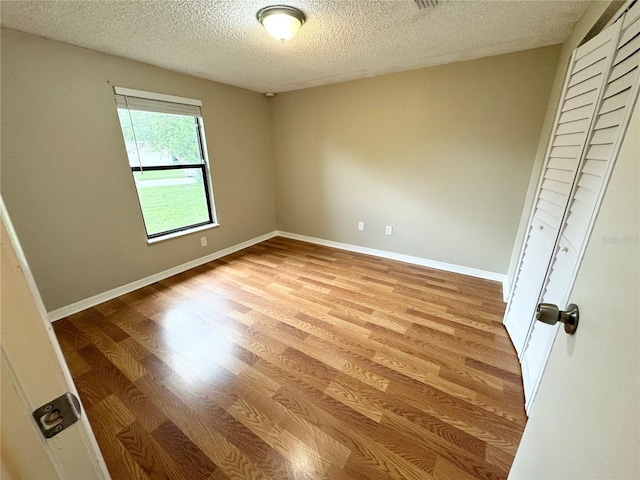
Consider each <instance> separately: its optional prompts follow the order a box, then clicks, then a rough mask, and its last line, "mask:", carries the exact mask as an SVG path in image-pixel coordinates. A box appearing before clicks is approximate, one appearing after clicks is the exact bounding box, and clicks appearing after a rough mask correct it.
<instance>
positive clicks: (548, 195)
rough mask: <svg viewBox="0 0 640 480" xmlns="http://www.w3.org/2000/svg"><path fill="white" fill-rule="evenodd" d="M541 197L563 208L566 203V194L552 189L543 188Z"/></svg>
mask: <svg viewBox="0 0 640 480" xmlns="http://www.w3.org/2000/svg"><path fill="white" fill-rule="evenodd" d="M540 198H543V199H545V200H546V201H547V202H549V203H553V204H554V205H558V206H560V207H563V208H564V206H565V204H566V201H565V200H566V199H565V197H564V195H560V194H559V193H556V192H552V191H550V190H542V191H541V192H540Z"/></svg>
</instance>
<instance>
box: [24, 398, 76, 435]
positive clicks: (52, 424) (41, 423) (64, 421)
mask: <svg viewBox="0 0 640 480" xmlns="http://www.w3.org/2000/svg"><path fill="white" fill-rule="evenodd" d="M80 414H81V409H80V402H79V401H78V399H77V398H76V397H75V396H74V395H73V394H72V393H69V392H67V393H65V394H64V395H62V396H60V397H58V398H56V399H55V400H53V401H51V402H49V403H46V404H44V405H43V406H41V407H40V408H38V409H37V410H35V411H34V412H33V418H34V419H35V420H36V423H37V424H38V427H39V428H40V431H41V432H42V435H44V438H51V437H54V436H55V435H57V434H59V433H60V432H61V431H62V430H64V429H65V428H67V427H68V426H69V425H73V424H74V423H76V422H77V421H78V419H79V418H80Z"/></svg>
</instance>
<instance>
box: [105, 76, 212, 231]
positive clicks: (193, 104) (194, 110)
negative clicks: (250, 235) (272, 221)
mask: <svg viewBox="0 0 640 480" xmlns="http://www.w3.org/2000/svg"><path fill="white" fill-rule="evenodd" d="M113 92H114V94H115V98H116V107H117V108H116V110H117V109H118V108H122V105H121V102H119V101H118V98H119V97H126V98H127V99H133V100H142V101H144V100H151V101H153V100H156V101H158V105H159V106H160V108H159V109H158V110H157V111H158V113H169V114H170V113H172V111H169V110H166V111H165V110H164V109H163V106H162V105H161V103H160V102H163V103H169V104H173V105H169V106H172V107H175V108H177V109H178V110H182V109H184V110H185V112H186V113H184V114H185V115H187V116H193V117H195V118H196V120H197V125H198V127H197V134H198V137H199V142H200V150H201V154H202V159H203V162H204V165H203V171H204V174H205V178H204V184H205V185H204V188H205V196H206V197H207V203H208V207H209V214H210V217H211V223H207V224H205V225H198V226H193V227H187V228H184V229H182V230H174V231H169V232H167V233H164V234H158V235H155V236H152V237H150V236H149V233H148V232H147V230H146V222H145V218H144V213H143V212H142V204H141V202H140V196H139V193H138V191H137V187H135V188H136V196H137V197H138V206H139V207H140V215H141V216H142V222H143V225H144V227H145V233H146V236H147V243H148V244H154V243H158V242H162V241H164V240H169V239H172V238H177V237H181V236H184V235H189V234H192V233H196V232H200V231H203V230H208V229H210V228H215V227H218V226H220V223H219V222H218V217H217V214H216V206H215V199H214V196H213V182H212V175H211V164H210V162H209V154H208V148H207V139H206V136H205V132H204V122H203V119H202V114H201V112H200V107H201V106H202V102H201V101H200V100H196V99H193V98H186V97H178V96H174V95H166V94H163V93H155V92H146V91H143V90H135V89H132V88H125V87H117V86H114V87H113ZM127 108H128V107H127ZM131 110H146V109H138V108H132V109H131ZM150 110H151V111H156V110H154V109H150ZM123 140H124V136H123ZM127 165H129V168H130V169H131V178H132V180H133V181H134V186H135V177H134V175H133V172H134V168H133V167H131V165H130V163H129V159H128V158H127Z"/></svg>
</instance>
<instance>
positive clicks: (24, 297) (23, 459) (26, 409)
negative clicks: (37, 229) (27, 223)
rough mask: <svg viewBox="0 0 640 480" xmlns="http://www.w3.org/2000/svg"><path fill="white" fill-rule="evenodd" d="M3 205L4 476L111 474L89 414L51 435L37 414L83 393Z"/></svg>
mask: <svg viewBox="0 0 640 480" xmlns="http://www.w3.org/2000/svg"><path fill="white" fill-rule="evenodd" d="M0 210H1V213H2V231H1V243H2V252H1V254H2V263H1V270H2V272H1V275H2V292H1V306H0V314H1V323H2V324H1V326H2V337H1V338H0V344H1V348H0V353H1V356H2V358H1V360H0V361H1V370H2V372H1V373H2V378H1V382H2V399H1V402H0V409H1V417H2V425H1V428H2V473H3V477H2V478H5V476H6V477H7V478H16V479H18V478H64V479H89V478H91V479H104V478H109V474H108V472H107V470H106V467H105V464H104V460H103V459H102V455H101V453H100V450H99V449H98V445H97V443H96V440H95V437H94V436H93V432H92V431H91V427H90V426H89V422H88V420H87V417H86V415H85V414H84V412H83V414H82V416H81V417H80V420H79V421H78V422H76V423H75V424H73V425H71V426H69V427H68V428H66V429H65V430H63V431H62V432H60V433H59V434H58V435H56V436H55V437H53V438H50V439H48V440H45V438H44V437H43V436H42V434H41V433H40V430H39V429H38V427H37V426H36V423H35V421H34V419H33V417H32V414H31V412H33V411H34V410H35V409H37V408H38V407H40V406H42V405H44V404H46V403H47V402H49V401H51V400H53V399H55V398H57V397H59V396H61V395H63V394H64V393H65V392H71V393H73V394H74V395H76V396H77V395H78V394H77V391H76V389H75V386H74V384H73V382H72V380H71V375H70V374H69V371H68V369H67V366H66V364H65V363H64V359H63V357H62V353H61V352H60V348H59V346H58V343H57V340H56V339H55V336H54V334H53V330H52V328H51V324H50V322H49V320H48V318H47V316H46V312H45V309H44V305H43V304H42V300H41V299H40V295H39V293H38V291H37V289H36V287H35V282H34V280H33V277H32V275H31V271H30V270H29V266H28V265H27V263H26V260H25V257H24V254H23V253H22V250H21V248H20V244H19V242H18V239H17V237H16V235H15V231H14V230H13V227H12V225H11V221H10V219H9V217H8V215H7V212H6V209H5V207H4V203H3V202H2V199H1V197H0Z"/></svg>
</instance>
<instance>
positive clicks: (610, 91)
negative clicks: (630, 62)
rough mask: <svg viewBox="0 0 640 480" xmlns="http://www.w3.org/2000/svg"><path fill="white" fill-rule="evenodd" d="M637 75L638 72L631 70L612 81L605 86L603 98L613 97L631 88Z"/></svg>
mask: <svg viewBox="0 0 640 480" xmlns="http://www.w3.org/2000/svg"><path fill="white" fill-rule="evenodd" d="M637 74H638V70H631V71H630V72H629V73H627V74H626V75H623V76H622V77H620V78H618V79H617V80H614V81H613V82H611V83H609V84H608V85H607V89H606V91H605V93H604V98H609V97H612V96H613V95H615V94H617V93H620V92H623V91H624V90H626V89H628V88H631V85H633V82H634V80H635V78H636V76H637Z"/></svg>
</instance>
